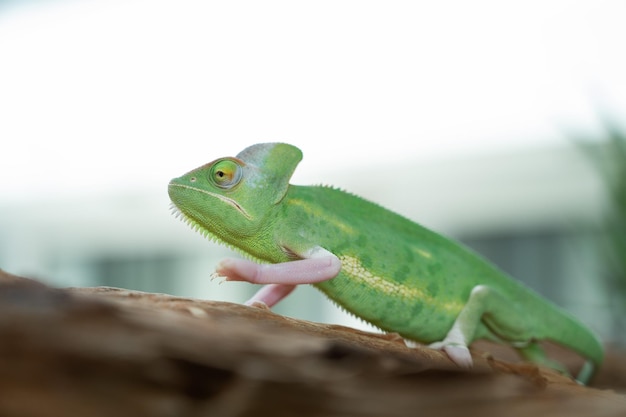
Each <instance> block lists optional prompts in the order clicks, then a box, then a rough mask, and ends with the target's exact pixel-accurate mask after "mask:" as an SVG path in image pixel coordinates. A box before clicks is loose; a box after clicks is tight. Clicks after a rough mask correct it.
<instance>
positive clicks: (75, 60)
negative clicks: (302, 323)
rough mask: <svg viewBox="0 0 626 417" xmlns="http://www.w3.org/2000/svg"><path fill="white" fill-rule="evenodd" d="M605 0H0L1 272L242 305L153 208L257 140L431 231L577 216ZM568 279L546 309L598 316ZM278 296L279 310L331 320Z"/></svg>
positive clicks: (608, 87)
mask: <svg viewBox="0 0 626 417" xmlns="http://www.w3.org/2000/svg"><path fill="white" fill-rule="evenodd" d="M625 12H626V4H625V3H623V2H619V1H529V2H523V3H515V4H513V3H502V2H499V1H472V2H465V1H460V0H459V1H454V0H452V1H444V2H419V1H399V2H370V1H317V2H310V3H303V2H291V1H275V0H272V1H264V2H253V1H237V2H205V1H193V0H188V1H178V2H172V1H164V0H152V1H147V0H124V1H121V0H107V1H104V0H83V1H78V0H56V1H55V0H47V1H44V0H42V1H5V2H2V3H0V155H1V156H2V159H1V163H0V267H1V268H4V269H6V270H8V271H10V272H14V273H26V274H35V275H37V276H39V277H41V278H42V279H44V280H47V281H49V282H52V283H54V284H57V285H102V284H106V285H119V286H125V285H126V283H125V282H124V281H122V282H119V281H116V280H115V279H113V278H111V277H115V276H117V277H124V276H128V277H135V281H134V282H132V283H130V282H129V283H128V286H134V287H136V288H143V289H146V290H151V291H153V290H158V291H165V292H171V293H175V294H182V295H192V296H197V297H207V298H214V299H229V300H234V301H242V300H243V299H245V297H246V296H247V295H248V294H249V293H250V292H251V291H252V290H251V289H250V287H249V286H246V285H245V284H233V283H229V284H228V285H226V284H223V285H218V284H217V283H216V282H210V279H209V278H210V273H211V272H212V270H213V266H214V265H215V262H217V260H218V259H220V258H221V257H223V256H226V255H227V254H228V253H229V252H228V251H227V250H225V249H223V248H220V247H218V246H215V245H213V244H210V243H208V242H205V241H204V240H203V239H202V238H201V237H200V236H198V235H196V234H194V233H192V232H191V231H190V230H188V228H186V226H185V225H183V224H180V223H179V222H177V221H176V220H174V219H173V217H172V216H170V215H169V212H168V205H169V202H168V201H167V195H166V189H165V187H166V184H167V182H168V181H169V179H170V178H172V177H174V176H178V175H180V174H181V173H183V172H186V171H188V170H189V169H191V168H193V167H196V166H198V165H200V164H203V163H206V162H208V161H209V160H212V159H214V158H216V157H220V156H225V155H233V154H236V153H237V152H238V151H240V150H241V149H243V148H244V147H246V146H248V145H250V144H252V143H255V142H260V141H286V142H290V143H293V144H295V145H297V146H299V147H300V148H302V150H303V151H304V154H305V159H304V160H303V162H302V164H301V165H300V167H299V168H298V170H297V171H296V174H295V176H294V182H295V183H299V184H306V183H325V184H333V185H335V186H339V187H342V188H345V189H348V190H351V191H354V192H356V193H358V194H361V195H364V196H366V197H367V198H370V199H372V200H375V201H377V202H379V203H381V204H383V205H385V206H387V207H390V208H392V209H394V210H397V211H399V212H401V213H402V214H405V215H406V216H408V217H410V218H412V219H415V220H418V221H420V222H422V223H424V224H426V225H427V226H430V227H433V228H436V229H437V230H441V231H444V232H446V233H449V234H455V235H459V236H463V237H472V236H473V237H476V236H491V235H493V234H498V233H508V234H511V235H512V236H516V233H517V234H524V233H530V232H532V231H537V233H539V232H538V231H541V230H561V231H562V230H565V228H566V227H567V226H568V225H570V224H575V225H577V224H580V223H586V222H588V221H592V220H593V219H597V218H598V216H599V215H600V210H601V206H602V196H601V188H600V187H599V185H598V183H597V180H596V179H595V177H594V173H593V172H592V171H591V170H590V169H589V167H588V166H586V165H585V162H583V161H581V159H580V155H578V154H577V152H576V151H574V150H572V148H571V147H570V145H571V143H570V142H569V140H570V139H569V136H570V133H571V132H576V133H577V134H580V133H582V134H586V135H588V136H589V137H594V136H598V137H601V136H602V134H601V126H600V122H599V119H598V113H599V112H603V111H608V112H609V113H612V114H615V115H616V116H618V117H619V116H620V111H621V109H623V108H625V106H626V84H625V83H624V82H623V74H625V73H626V55H625V54H622V53H619V52H620V51H621V50H622V49H623V45H622V44H623V39H625V37H626V27H625V26H624V25H623V24H622V20H621V19H622V16H624V13H625ZM381 166H382V167H385V168H391V169H392V170H393V172H394V175H392V177H391V178H392V179H391V181H389V180H388V177H385V180H383V179H382V178H381V177H379V176H376V175H375V172H376V169H377V168H378V167H381ZM533 233H534V232H533ZM522 252H523V251H522ZM589 264H590V265H591V264H593V261H590V262H589ZM589 267H590V268H591V270H593V268H594V266H593V265H591V266H589ZM574 269H575V268H574ZM579 270H581V269H579ZM591 275H592V276H594V277H595V275H593V274H591ZM576 279H577V281H576V282H577V285H576V286H573V285H569V286H568V288H574V289H573V290H572V291H571V292H570V293H567V294H569V295H568V296H567V297H565V298H564V299H563V300H561V301H562V303H563V304H567V306H568V307H569V308H573V309H579V310H581V311H582V310H585V311H586V312H587V313H585V314H586V317H587V318H588V320H590V321H593V322H594V323H602V322H605V321H606V320H605V318H604V316H603V314H604V313H603V306H604V304H605V303H604V301H603V298H602V295H601V294H596V293H597V292H598V290H594V288H597V287H598V285H596V284H594V283H593V282H592V281H589V280H588V281H586V282H587V284H584V283H583V284H580V283H579V281H581V282H585V280H584V278H580V279H579V278H576ZM589 282H592V283H591V284H589ZM579 284H580V285H583V286H584V285H587V287H585V290H584V291H583V292H581V291H579V292H578V295H576V294H574V292H575V291H576V288H580V287H579V286H578V285H579ZM565 285H566V286H567V284H565ZM588 287H590V288H591V290H593V291H591V290H589V288H588ZM588 290H589V291H588ZM585 291H586V292H585ZM298 293H299V294H298V295H297V297H300V298H296V299H295V301H289V302H287V303H286V305H287V306H286V307H285V309H286V310H281V311H288V310H289V308H290V306H296V305H298V306H300V307H302V308H301V309H300V310H298V311H297V312H296V313H294V314H298V315H300V316H304V317H308V318H313V319H319V320H328V321H335V320H337V319H336V316H335V312H334V310H330V309H329V307H328V308H327V307H326V306H327V305H326V304H322V303H324V301H323V300H322V297H321V296H319V295H318V294H317V293H315V292H314V291H312V290H311V291H307V290H299V291H298ZM586 293H593V294H594V295H593V296H592V297H587V298H585V297H582V298H583V300H580V299H579V298H581V297H580V296H579V295H580V294H586ZM570 295H571V296H570ZM585 300H586V301H585ZM290 303H291V304H290ZM585 303H587V306H585ZM320 305H324V306H325V307H319V306H320ZM598 306H600V308H598Z"/></svg>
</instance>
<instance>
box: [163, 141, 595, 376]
mask: <svg viewBox="0 0 626 417" xmlns="http://www.w3.org/2000/svg"><path fill="white" fill-rule="evenodd" d="M301 160H302V152H301V150H300V149H298V148H297V147H295V146H293V145H290V144H286V143H260V144H255V145H252V146H250V147H248V148H246V149H244V150H243V151H241V152H240V153H239V154H238V155H237V156H236V157H225V158H219V159H217V160H215V161H213V162H211V163H208V164H206V165H203V166H201V167H199V168H196V169H194V170H192V171H190V172H188V173H186V174H184V175H183V176H181V177H178V178H175V179H172V180H171V181H170V183H169V185H168V194H169V197H170V199H171V201H172V209H173V211H174V213H175V214H176V215H177V216H179V217H181V218H182V219H183V220H184V221H185V222H187V223H188V224H189V225H190V226H191V227H193V228H194V229H196V230H197V231H199V232H200V233H202V234H203V235H204V236H206V237H207V238H209V239H212V240H215V241H217V242H219V243H222V244H225V245H227V246H229V247H230V248H231V249H234V250H237V251H239V252H241V253H242V254H243V255H244V259H234V258H229V259H224V260H222V261H221V262H220V263H219V264H218V266H217V268H216V273H217V274H218V275H219V276H222V277H224V278H225V279H226V281H247V282H250V283H255V284H264V286H263V287H262V288H261V289H260V290H259V291H258V292H257V293H256V294H255V295H254V296H253V297H252V298H251V299H250V300H249V301H248V302H247V303H246V304H248V305H257V306H263V305H264V306H267V307H269V308H271V307H272V306H274V305H275V304H276V303H278V302H279V301H280V300H282V299H283V298H284V297H286V296H288V295H289V294H290V293H291V292H292V291H293V289H294V288H295V287H296V286H298V285H301V284H312V285H313V286H315V287H316V288H318V289H319V290H321V291H322V292H323V293H324V294H325V295H326V296H328V298H330V299H331V300H332V301H334V302H335V303H336V304H338V305H339V306H341V307H342V308H343V309H345V310H347V311H348V312H350V313H352V314H354V315H356V316H358V317H360V318H361V319H363V320H365V321H366V322H369V323H371V324H373V325H374V326H376V327H378V328H380V329H381V330H383V331H386V332H393V333H397V334H399V335H400V336H401V337H403V338H404V339H405V340H408V341H416V342H418V343H422V344H427V345H429V346H430V347H432V348H435V349H440V350H442V351H443V352H445V353H446V354H447V355H448V356H449V358H450V359H451V360H452V361H453V362H454V363H455V364H457V365H458V366H460V367H463V368H469V367H471V366H472V365H473V360H472V356H471V353H470V350H469V346H470V345H471V344H472V343H473V342H474V341H475V340H478V339H486V340H490V341H493V342H496V343H500V344H505V345H509V346H511V347H513V348H514V349H515V350H517V352H518V353H519V354H520V356H521V357H522V359H524V360H527V361H531V362H534V363H537V364H539V365H544V366H549V367H552V368H555V369H557V370H559V371H562V372H564V373H567V370H566V369H565V367H564V366H563V365H561V364H559V363H557V362H556V361H554V360H552V359H550V358H548V356H547V355H546V353H545V351H544V349H543V347H542V346H541V342H542V341H552V342H556V343H558V344H561V345H563V346H565V347H566V348H569V349H571V350H572V351H574V352H576V353H578V354H579V355H580V356H582V357H583V358H585V360H586V362H585V365H584V366H583V367H582V369H581V371H580V372H579V374H578V375H577V379H578V381H580V382H581V383H586V382H587V381H588V380H589V379H590V378H591V376H592V375H593V373H594V372H595V370H597V368H598V367H599V366H600V365H601V363H602V361H603V356H604V352H603V347H602V344H601V343H600V341H599V340H598V338H597V337H596V336H595V335H594V334H593V332H592V331H591V330H589V329H588V328H587V327H586V326H585V325H583V324H582V323H581V322H580V321H578V320H577V319H576V318H575V317H574V316H572V315H571V314H570V313H568V312H566V311H565V310H563V309H561V308H560V307H558V306H556V305H555V304H553V303H551V302H550V301H548V300H547V299H545V298H543V297H542V296H541V295H539V294H538V293H537V292H535V291H534V290H532V289H530V288H529V287H526V286H525V285H524V284H522V283H521V282H519V281H517V280H515V279H513V278H512V277H510V276H509V275H507V274H505V273H504V272H503V271H501V270H500V269H499V268H497V267H496V266H494V265H493V264H492V263H491V262H489V261H488V260H486V259H485V258H484V257H482V256H481V255H479V254H477V253H475V252H474V251H472V250H471V249H469V248H468V247H466V246H464V245H463V244H461V243H459V242H457V241H455V240H453V239H451V238H448V237H445V236H443V235H441V234H438V233H436V232H434V231H431V230H430V229H427V228H425V227H423V226H421V225H419V224H417V223H415V222H413V221H411V220H409V219H408V218H406V217H404V216H401V215H399V214H396V213H394V212H392V211H390V210H387V209H385V208H383V207H382V206H380V205H378V204H376V203H374V202H370V201H368V200H365V199H363V198H361V197H358V196H356V195H354V194H351V193H348V192H345V191H343V190H341V189H338V188H334V187H332V186H323V185H319V186H318V185H316V186H300V185H293V184H290V183H289V181H290V179H291V176H292V175H293V173H294V171H295V169H296V166H297V165H298V164H299V163H300V161H301ZM376 170H378V171H382V172H381V173H380V174H382V175H387V174H388V172H387V170H393V167H386V166H381V167H378V168H376ZM378 174H379V173H376V172H374V173H373V175H378ZM392 174H393V173H391V175H392Z"/></svg>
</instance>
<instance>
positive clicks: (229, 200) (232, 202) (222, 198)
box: [169, 182, 252, 220]
mask: <svg viewBox="0 0 626 417" xmlns="http://www.w3.org/2000/svg"><path fill="white" fill-rule="evenodd" d="M173 187H179V188H183V189H185V190H190V191H194V192H198V193H202V194H206V195H208V196H210V197H214V198H217V199H218V200H220V201H222V202H224V203H226V204H228V205H230V206H232V207H234V208H235V209H236V210H237V211H238V212H240V213H241V214H242V215H243V216H244V217H245V218H246V219H248V220H252V216H251V215H250V214H249V213H248V212H247V211H246V210H245V209H244V208H243V207H241V206H240V205H239V203H237V202H236V201H235V200H233V199H232V198H228V197H226V196H223V195H221V194H216V193H212V192H210V191H206V190H202V189H200V188H196V187H192V186H190V185H185V184H176V183H173V182H171V183H170V184H169V188H173Z"/></svg>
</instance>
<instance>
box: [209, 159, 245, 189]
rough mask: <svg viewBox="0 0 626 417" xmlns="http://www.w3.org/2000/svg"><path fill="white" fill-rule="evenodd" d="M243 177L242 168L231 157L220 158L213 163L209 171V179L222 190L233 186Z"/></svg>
mask: <svg viewBox="0 0 626 417" xmlns="http://www.w3.org/2000/svg"><path fill="white" fill-rule="evenodd" d="M242 177H243V168H242V167H241V165H239V164H238V163H237V162H235V161H234V160H232V159H222V160H220V161H217V162H215V163H214V164H213V167H212V168H211V170H210V171H209V180H210V181H211V182H212V183H213V184H214V185H215V186H216V187H219V188H221V189H224V190H228V189H231V188H233V187H235V186H236V185H237V184H239V182H240V181H241V178H242Z"/></svg>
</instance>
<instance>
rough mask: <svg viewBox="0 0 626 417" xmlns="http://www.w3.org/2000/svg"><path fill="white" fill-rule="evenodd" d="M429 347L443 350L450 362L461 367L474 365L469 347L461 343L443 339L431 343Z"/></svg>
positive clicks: (465, 367)
mask: <svg viewBox="0 0 626 417" xmlns="http://www.w3.org/2000/svg"><path fill="white" fill-rule="evenodd" d="M429 347H430V348H432V349H437V350H443V351H444V352H445V353H446V355H448V357H449V358H450V359H451V360H452V362H454V363H455V364H456V365H458V366H459V367H461V368H464V369H469V368H471V367H472V366H473V365H474V361H473V360H472V354H471V353H470V351H469V348H468V347H467V346H465V345H464V344H462V343H458V342H453V341H449V340H443V341H441V342H436V343H431V344H430V345H429Z"/></svg>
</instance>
